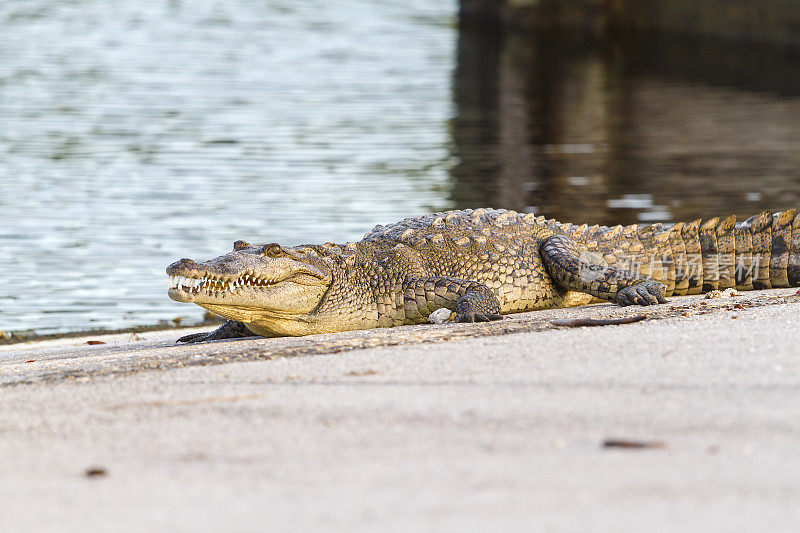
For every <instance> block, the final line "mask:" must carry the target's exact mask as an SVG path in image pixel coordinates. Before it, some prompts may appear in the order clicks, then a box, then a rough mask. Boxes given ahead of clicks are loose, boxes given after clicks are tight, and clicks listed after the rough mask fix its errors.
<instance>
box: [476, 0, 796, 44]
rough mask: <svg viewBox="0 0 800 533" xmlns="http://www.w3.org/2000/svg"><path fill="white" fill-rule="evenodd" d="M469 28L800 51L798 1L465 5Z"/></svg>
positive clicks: (496, 0)
mask: <svg viewBox="0 0 800 533" xmlns="http://www.w3.org/2000/svg"><path fill="white" fill-rule="evenodd" d="M461 22H462V24H463V25H466V26H475V25H483V26H486V25H489V24H493V23H497V24H500V25H501V26H503V27H506V28H518V29H533V28H541V27H548V26H553V25H559V26H560V27H571V28H573V29H581V30H583V31H587V32H590V33H593V34H598V35H600V34H604V33H607V32H619V31H623V32H624V31H630V30H636V31H645V32H660V33H673V34H684V35H692V36H698V37H714V38H721V39H731V40H739V41H750V42H760V43H771V44H782V45H792V46H800V5H799V4H798V1H797V0H461Z"/></svg>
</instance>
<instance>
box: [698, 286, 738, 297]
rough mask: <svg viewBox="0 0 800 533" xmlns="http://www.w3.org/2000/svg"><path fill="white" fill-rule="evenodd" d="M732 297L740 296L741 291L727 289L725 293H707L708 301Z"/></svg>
mask: <svg viewBox="0 0 800 533" xmlns="http://www.w3.org/2000/svg"><path fill="white" fill-rule="evenodd" d="M731 296H739V291H737V290H736V289H734V288H729V289H725V290H724V291H711V292H707V293H706V299H711V298H730V297H731Z"/></svg>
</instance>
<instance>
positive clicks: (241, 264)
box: [167, 241, 332, 336]
mask: <svg viewBox="0 0 800 533" xmlns="http://www.w3.org/2000/svg"><path fill="white" fill-rule="evenodd" d="M167 274H169V276H170V288H169V292H168V294H169V297H170V298H172V299H173V300H176V301H178V302H189V303H195V304H197V305H199V306H201V307H204V308H205V309H208V310H209V311H211V312H213V313H216V314H218V315H220V316H223V317H225V318H229V319H231V320H237V321H240V322H244V323H245V324H247V326H248V328H249V329H251V330H252V331H253V332H254V333H258V334H259V335H265V336H271V335H297V334H303V333H302V332H303V331H305V329H307V328H308V323H309V322H310V321H311V320H312V319H311V314H312V312H313V311H314V309H316V308H317V306H318V305H319V304H320V302H321V300H322V298H323V296H324V295H325V292H326V291H327V289H328V287H329V285H330V284H331V279H332V275H331V270H330V267H329V266H328V265H326V263H325V262H324V261H323V260H322V259H321V258H320V257H319V256H316V255H312V254H306V253H303V252H302V251H301V250H299V249H293V248H287V247H283V246H281V245H279V244H275V243H272V244H266V245H263V246H252V245H250V244H249V243H247V242H245V241H236V242H235V243H234V244H233V251H232V252H230V253H228V254H225V255H222V256H219V257H216V258H214V259H210V260H208V261H204V262H202V263H198V262H195V261H193V260H191V259H186V258H184V259H181V260H180V261H176V262H175V263H172V264H171V265H169V266H168V267H167Z"/></svg>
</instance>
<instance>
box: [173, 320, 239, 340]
mask: <svg viewBox="0 0 800 533" xmlns="http://www.w3.org/2000/svg"><path fill="white" fill-rule="evenodd" d="M253 336H254V333H253V332H252V331H250V330H249V329H247V326H245V325H244V322H237V321H235V320H226V321H225V323H224V324H222V325H221V326H220V327H218V328H217V329H215V330H214V331H210V332H208V333H192V334H191V335H184V336H183V337H181V338H180V339H178V340H177V341H176V342H185V343H193V342H205V341H216V340H220V339H238V338H241V337H253Z"/></svg>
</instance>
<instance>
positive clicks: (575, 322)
mask: <svg viewBox="0 0 800 533" xmlns="http://www.w3.org/2000/svg"><path fill="white" fill-rule="evenodd" d="M645 318H647V315H636V316H626V317H622V318H555V319H553V320H551V321H550V323H551V324H553V325H554V326H565V327H568V328H580V327H584V326H616V325H619V324H633V323H634V322H639V321H641V320H644V319H645Z"/></svg>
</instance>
